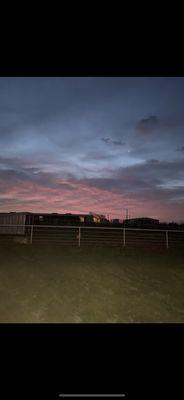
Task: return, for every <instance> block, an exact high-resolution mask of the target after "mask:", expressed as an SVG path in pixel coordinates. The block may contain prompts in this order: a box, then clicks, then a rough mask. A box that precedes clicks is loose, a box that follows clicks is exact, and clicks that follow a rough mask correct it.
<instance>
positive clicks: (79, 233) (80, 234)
mask: <svg viewBox="0 0 184 400" xmlns="http://www.w3.org/2000/svg"><path fill="white" fill-rule="evenodd" d="M80 245H81V228H79V247H80Z"/></svg>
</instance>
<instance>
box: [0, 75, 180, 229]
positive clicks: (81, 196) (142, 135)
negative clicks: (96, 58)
mask: <svg viewBox="0 0 184 400" xmlns="http://www.w3.org/2000/svg"><path fill="white" fill-rule="evenodd" d="M127 208H128V211H129V216H130V217H132V218H135V217H152V218H158V219H159V220H160V221H177V222H181V221H184V78H182V77H181V78H180V77H178V78H177V77H165V78H164V77H155V78H154V77H152V78H149V77H135V78H133V77H129V78H128V77H104V78H103V77H58V78H57V77H48V78H47V77H43V78H40V77H39V78H38V77H37V78H36V77H34V78H33V77H28V78H25V77H24V78H23V77H22V78H21V77H19V78H13V77H12V78H9V77H7V78H4V77H1V78H0V212H9V211H30V212H58V213H60V212H61V213H63V212H72V213H78V212H80V213H88V212H96V213H101V214H105V215H109V217H110V218H125V215H126V211H125V209H127Z"/></svg>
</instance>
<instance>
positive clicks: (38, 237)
mask: <svg viewBox="0 0 184 400" xmlns="http://www.w3.org/2000/svg"><path fill="white" fill-rule="evenodd" d="M21 226H22V227H24V229H18V228H19V227H21ZM4 241H15V242H22V243H29V244H32V243H48V242H51V243H56V244H60V245H75V246H78V247H81V246H85V245H108V246H115V245H118V246H120V247H125V246H139V245H143V246H149V245H151V246H162V247H163V246H164V247H165V248H167V249H168V248H170V247H176V246H182V247H183V248H184V230H171V229H170V230H164V229H149V228H147V229H146V228H143V229H141V228H126V227H125V226H122V227H102V226H100V227H98V226H78V225H77V226H76V225H74V226H71V225H67V226H66V225H63V226H58V225H53V226H52V225H13V224H11V225H10V224H6V225H5V224H0V242H4Z"/></svg>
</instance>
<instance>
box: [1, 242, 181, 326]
mask: <svg viewBox="0 0 184 400" xmlns="http://www.w3.org/2000/svg"><path fill="white" fill-rule="evenodd" d="M0 253H1V263H0V298H1V302H0V322H184V263H183V259H184V257H183V256H184V251H183V250H181V249H180V250H177V251H174V250H165V249H163V250H157V251H155V250H151V249H149V250H146V249H145V250H143V249H136V250H135V249H133V248H132V249H120V248H111V249H105V248H101V249H100V248H94V247H93V248H85V249H82V248H81V249H78V248H76V249H75V248H63V249H62V248H60V247H59V246H55V247H53V246H48V245H47V246H44V245H42V246H38V245H37V246H36V245H35V246H34V245H32V246H30V245H23V244H22V245H21V244H19V245H18V244H14V245H4V246H1V249H0Z"/></svg>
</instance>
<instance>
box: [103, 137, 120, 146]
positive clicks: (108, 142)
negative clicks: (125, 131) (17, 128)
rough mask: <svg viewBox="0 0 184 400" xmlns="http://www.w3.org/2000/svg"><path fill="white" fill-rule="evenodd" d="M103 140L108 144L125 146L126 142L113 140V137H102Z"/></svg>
mask: <svg viewBox="0 0 184 400" xmlns="http://www.w3.org/2000/svg"><path fill="white" fill-rule="evenodd" d="M101 140H102V141H103V142H105V143H107V144H115V145H116V146H124V145H125V144H126V143H125V142H122V140H113V139H111V138H102V139H101Z"/></svg>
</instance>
